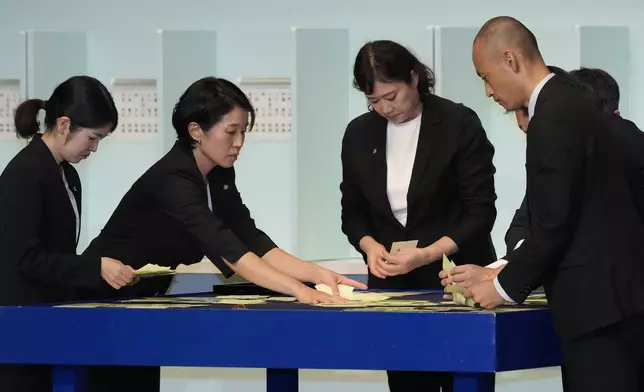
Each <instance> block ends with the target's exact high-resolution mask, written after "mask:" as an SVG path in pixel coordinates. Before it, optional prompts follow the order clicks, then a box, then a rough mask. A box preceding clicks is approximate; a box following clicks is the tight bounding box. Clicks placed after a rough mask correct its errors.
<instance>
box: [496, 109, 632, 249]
mask: <svg viewBox="0 0 644 392" xmlns="http://www.w3.org/2000/svg"><path fill="white" fill-rule="evenodd" d="M608 124H609V126H610V129H611V130H612V131H613V132H614V133H615V136H616V137H618V138H619V139H620V140H622V142H623V144H624V152H625V153H626V154H628V158H629V159H630V160H632V161H633V170H632V173H631V175H630V186H631V191H632V193H633V200H634V203H635V207H636V208H637V211H638V213H639V216H640V218H642V220H643V221H644V154H643V152H644V132H642V131H641V130H640V129H639V128H638V127H637V125H635V124H634V123H633V122H632V121H629V120H626V119H624V118H622V117H620V116H619V115H616V114H610V115H608ZM529 234H530V230H529V212H528V198H527V197H526V196H524V198H523V201H522V203H521V207H519V209H518V210H516V211H515V213H514V217H513V218H512V222H511V223H510V228H509V229H508V231H507V232H506V234H505V244H506V245H507V251H508V252H510V251H512V250H514V248H515V247H516V245H517V243H519V241H521V240H522V239H525V238H526V237H527V236H528V235H529Z"/></svg>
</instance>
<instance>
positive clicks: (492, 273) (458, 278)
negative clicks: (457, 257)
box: [438, 264, 502, 288]
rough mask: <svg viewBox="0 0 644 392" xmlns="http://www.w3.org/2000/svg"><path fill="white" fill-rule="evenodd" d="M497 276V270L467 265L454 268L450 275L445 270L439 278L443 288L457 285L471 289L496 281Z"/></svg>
mask: <svg viewBox="0 0 644 392" xmlns="http://www.w3.org/2000/svg"><path fill="white" fill-rule="evenodd" d="M501 268H502V267H501ZM497 274H498V271H497V270H496V269H492V268H487V267H481V266H478V265H473V264H467V265H457V266H455V267H453V268H452V269H451V270H450V271H449V275H448V274H447V272H446V271H445V270H443V271H441V272H440V273H439V274H438V276H439V278H440V279H441V284H442V285H443V286H448V285H450V284H452V283H455V284H457V285H459V286H460V287H463V288H469V287H471V286H472V285H474V284H476V283H479V282H482V281H484V280H491V279H494V278H495V277H496V275H497Z"/></svg>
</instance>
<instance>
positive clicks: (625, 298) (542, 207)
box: [498, 76, 644, 339]
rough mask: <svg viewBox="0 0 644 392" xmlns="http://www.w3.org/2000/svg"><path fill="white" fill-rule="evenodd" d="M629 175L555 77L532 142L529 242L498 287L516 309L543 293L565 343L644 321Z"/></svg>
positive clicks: (612, 144)
mask: <svg viewBox="0 0 644 392" xmlns="http://www.w3.org/2000/svg"><path fill="white" fill-rule="evenodd" d="M633 166H634V163H633V162H632V160H631V159H629V158H628V157H626V154H624V144H623V142H622V140H621V138H620V137H619V136H617V133H616V132H614V131H613V129H612V127H611V126H610V125H609V123H608V119H607V117H606V115H604V114H602V113H600V112H599V111H598V110H597V109H596V108H595V107H593V106H592V104H591V103H590V102H588V101H587V100H585V99H584V97H583V93H582V92H580V91H578V90H577V89H575V88H574V87H573V86H571V85H570V84H568V83H567V82H566V81H565V80H564V79H562V78H560V77H557V76H555V77H553V78H552V79H551V80H550V81H548V82H547V83H546V84H545V86H544V87H543V90H542V91H541V93H540V95H539V97H538V99H537V102H536V108H535V114H534V116H533V118H532V120H531V121H530V125H529V128H528V133H527V151H526V175H527V190H526V194H527V200H528V211H529V235H528V237H527V238H526V240H525V242H524V243H523V244H522V245H521V247H519V248H518V249H517V250H514V251H511V252H510V253H508V255H507V256H506V257H505V259H506V260H508V261H509V263H508V265H506V267H505V268H504V269H503V270H502V271H501V273H500V274H499V276H498V279H499V283H500V284H501V286H502V287H503V289H504V290H505V292H506V293H507V294H508V295H509V296H510V297H511V298H512V299H513V300H515V301H518V302H522V301H523V300H524V299H525V298H526V296H527V295H528V294H529V293H530V291H531V290H533V289H535V288H536V287H538V286H540V285H542V284H543V286H544V288H545V290H546V294H547V296H548V302H549V306H550V308H551V309H552V314H553V319H554V322H555V326H556V328H557V330H558V332H559V334H560V337H561V338H562V339H569V338H574V337H578V336H580V335H582V334H584V333H587V332H590V331H593V330H595V329H597V328H601V327H603V326H606V325H610V324H612V323H615V322H617V321H620V320H621V319H623V318H625V317H628V316H631V315H635V314H638V313H641V312H644V264H643V263H642V260H644V245H642V244H643V243H642V238H644V225H643V224H642V220H641V219H640V218H639V216H638V214H637V208H636V205H635V203H634V201H633V197H632V193H631V187H630V177H631V174H632V172H633Z"/></svg>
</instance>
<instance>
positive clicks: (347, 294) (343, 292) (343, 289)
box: [315, 284, 353, 299]
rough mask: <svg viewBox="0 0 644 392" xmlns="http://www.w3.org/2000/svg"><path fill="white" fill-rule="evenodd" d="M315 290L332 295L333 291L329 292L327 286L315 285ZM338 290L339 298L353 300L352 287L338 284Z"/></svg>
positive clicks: (329, 288) (329, 289) (329, 287)
mask: <svg viewBox="0 0 644 392" xmlns="http://www.w3.org/2000/svg"><path fill="white" fill-rule="evenodd" d="M315 289H316V290H317V291H321V292H323V293H327V294H330V295H333V291H332V290H331V286H329V285H328V284H316V285H315ZM338 290H339V291H340V297H342V298H346V299H352V298H353V287H352V286H347V285H344V284H339V285H338Z"/></svg>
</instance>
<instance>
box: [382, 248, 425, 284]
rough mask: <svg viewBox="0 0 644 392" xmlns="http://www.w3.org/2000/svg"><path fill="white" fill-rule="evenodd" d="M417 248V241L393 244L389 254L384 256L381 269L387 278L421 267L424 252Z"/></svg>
mask: <svg viewBox="0 0 644 392" xmlns="http://www.w3.org/2000/svg"><path fill="white" fill-rule="evenodd" d="M417 246H418V241H417V240H414V241H402V242H394V243H393V244H392V245H391V252H390V253H389V254H387V255H386V256H385V264H384V265H383V267H382V269H383V271H384V272H385V273H386V274H387V276H396V275H404V274H406V273H408V272H410V271H413V270H415V269H416V268H418V267H420V266H421V265H423V263H424V261H425V259H426V255H425V251H424V250H423V249H419V248H417Z"/></svg>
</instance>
